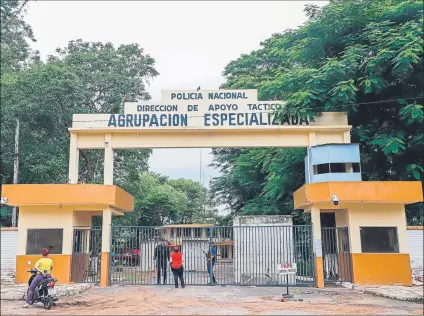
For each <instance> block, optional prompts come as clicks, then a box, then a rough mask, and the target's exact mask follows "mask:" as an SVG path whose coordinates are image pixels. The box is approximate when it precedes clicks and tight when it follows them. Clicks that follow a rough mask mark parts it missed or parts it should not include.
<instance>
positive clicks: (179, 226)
mask: <svg viewBox="0 0 424 316" xmlns="http://www.w3.org/2000/svg"><path fill="white" fill-rule="evenodd" d="M212 226H215V224H172V225H165V226H164V227H176V228H183V227H193V228H196V227H212Z"/></svg>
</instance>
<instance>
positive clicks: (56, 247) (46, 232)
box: [26, 229, 63, 255]
mask: <svg viewBox="0 0 424 316" xmlns="http://www.w3.org/2000/svg"><path fill="white" fill-rule="evenodd" d="M62 245H63V229H28V233H27V245H26V254H27V255H39V254H41V251H42V250H43V248H47V249H49V250H50V253H51V254H62Z"/></svg>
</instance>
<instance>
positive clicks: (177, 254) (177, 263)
mask: <svg viewBox="0 0 424 316" xmlns="http://www.w3.org/2000/svg"><path fill="white" fill-rule="evenodd" d="M173 250H174V251H173V252H172V254H171V271H172V273H173V274H174V280H175V288H176V289H178V279H180V283H181V287H182V288H185V283H184V267H183V254H182V253H181V251H180V247H179V246H174V247H173Z"/></svg>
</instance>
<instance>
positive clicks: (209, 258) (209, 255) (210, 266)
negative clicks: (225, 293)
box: [205, 243, 216, 283]
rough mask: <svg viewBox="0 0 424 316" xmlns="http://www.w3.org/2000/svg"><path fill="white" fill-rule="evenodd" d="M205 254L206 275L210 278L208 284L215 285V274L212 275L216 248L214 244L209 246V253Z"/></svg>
mask: <svg viewBox="0 0 424 316" xmlns="http://www.w3.org/2000/svg"><path fill="white" fill-rule="evenodd" d="M205 254H206V263H207V266H208V267H207V268H208V273H209V277H210V280H211V281H210V282H212V283H216V279H215V274H214V273H213V268H214V266H215V263H216V246H215V243H210V244H209V251H208V252H207V253H205Z"/></svg>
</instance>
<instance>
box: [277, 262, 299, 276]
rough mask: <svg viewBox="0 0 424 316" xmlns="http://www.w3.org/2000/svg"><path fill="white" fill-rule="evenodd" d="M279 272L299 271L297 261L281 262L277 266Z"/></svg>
mask: <svg viewBox="0 0 424 316" xmlns="http://www.w3.org/2000/svg"><path fill="white" fill-rule="evenodd" d="M277 271H278V274H282V275H287V274H296V273H297V264H296V263H280V264H279V265H278V266H277Z"/></svg>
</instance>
